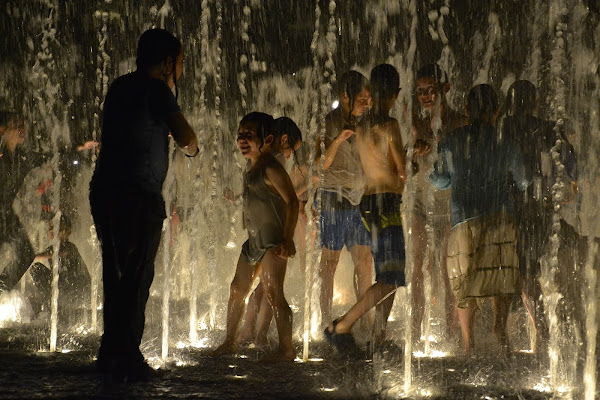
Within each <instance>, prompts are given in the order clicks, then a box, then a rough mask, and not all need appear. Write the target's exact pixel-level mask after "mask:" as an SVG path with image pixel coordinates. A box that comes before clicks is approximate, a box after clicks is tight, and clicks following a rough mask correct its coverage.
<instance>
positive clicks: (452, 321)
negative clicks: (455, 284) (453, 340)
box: [440, 225, 458, 337]
mask: <svg viewBox="0 0 600 400" xmlns="http://www.w3.org/2000/svg"><path fill="white" fill-rule="evenodd" d="M450 228H451V227H450V225H448V226H447V228H446V229H444V230H443V231H442V237H441V238H440V240H441V243H442V255H441V257H440V264H441V265H440V269H441V271H440V272H441V274H442V281H443V282H444V289H445V292H446V300H445V301H446V302H445V304H444V309H445V311H446V331H447V334H448V337H453V336H454V335H455V334H456V333H457V330H458V312H457V308H456V299H455V298H454V293H452V287H451V286H450V278H449V276H448V236H449V235H450Z"/></svg>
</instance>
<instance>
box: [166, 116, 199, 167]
mask: <svg viewBox="0 0 600 400" xmlns="http://www.w3.org/2000/svg"><path fill="white" fill-rule="evenodd" d="M167 125H168V126H169V129H170V130H171V135H173V139H175V143H177V145H178V146H179V147H180V148H181V149H182V150H183V152H184V153H185V155H187V156H191V157H193V156H195V155H196V154H198V138H197V137H196V133H195V132H194V130H193V129H192V127H191V126H190V124H188V122H187V120H186V119H185V117H184V116H183V114H182V113H181V112H176V113H172V114H169V116H167Z"/></svg>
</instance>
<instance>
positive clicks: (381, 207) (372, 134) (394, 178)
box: [325, 64, 406, 353]
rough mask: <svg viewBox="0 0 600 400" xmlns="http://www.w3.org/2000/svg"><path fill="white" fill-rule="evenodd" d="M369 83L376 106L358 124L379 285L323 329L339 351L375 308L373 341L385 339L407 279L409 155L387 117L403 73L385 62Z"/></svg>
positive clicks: (365, 214)
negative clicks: (400, 288)
mask: <svg viewBox="0 0 600 400" xmlns="http://www.w3.org/2000/svg"><path fill="white" fill-rule="evenodd" d="M370 82H371V95H372V96H373V109H372V111H371V112H370V113H369V114H368V115H367V117H365V119H364V120H363V121H361V122H360V124H359V125H358V127H357V133H356V146H357V149H358V152H359V155H360V161H361V165H362V167H363V170H364V172H365V181H366V188H365V192H364V195H363V196H362V199H361V202H360V211H361V216H362V220H363V223H364V225H365V227H366V228H367V230H368V231H369V233H370V236H371V252H372V255H373V259H374V261H375V272H376V274H375V284H373V285H372V286H370V287H369V289H368V290H367V291H366V292H365V294H364V296H362V297H361V298H360V299H359V300H358V301H357V303H356V304H355V305H354V306H352V308H351V309H350V310H349V311H348V312H347V313H346V314H344V316H343V317H341V318H339V319H336V320H335V321H333V322H332V323H331V324H330V325H329V326H328V327H327V328H326V329H325V336H326V337H327V339H328V340H329V341H330V342H331V343H332V344H333V345H334V346H335V347H336V348H337V350H338V351H339V352H341V353H346V352H352V351H356V344H355V342H354V338H353V337H352V334H351V333H350V331H351V330H352V327H353V325H354V324H355V323H356V321H358V319H359V318H360V317H362V316H363V315H364V314H365V313H367V312H368V311H369V310H370V309H372V308H374V307H376V318H375V326H374V341H375V344H377V343H379V342H381V341H382V340H383V338H384V335H385V328H386V324H387V319H388V316H389V314H390V311H391V309H392V305H393V302H394V292H395V290H396V288H397V287H398V286H404V285H405V283H406V282H405V275H404V267H405V246H404V233H403V230H402V216H401V210H400V209H401V205H402V192H403V191H404V182H405V180H406V155H405V153H404V146H403V145H402V138H401V134H400V127H399V124H398V121H397V120H396V119H395V118H392V117H390V116H389V113H390V110H391V108H392V106H393V105H394V102H395V101H396V99H397V98H398V93H399V91H400V76H399V74H398V71H397V70H396V68H394V67H393V66H392V65H389V64H381V65H378V66H376V67H375V68H373V70H372V71H371V80H370Z"/></svg>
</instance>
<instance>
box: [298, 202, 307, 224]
mask: <svg viewBox="0 0 600 400" xmlns="http://www.w3.org/2000/svg"><path fill="white" fill-rule="evenodd" d="M299 203H300V207H298V217H299V218H300V219H301V220H302V221H303V222H308V216H307V215H306V210H305V209H304V207H306V203H305V202H302V201H300V202H299Z"/></svg>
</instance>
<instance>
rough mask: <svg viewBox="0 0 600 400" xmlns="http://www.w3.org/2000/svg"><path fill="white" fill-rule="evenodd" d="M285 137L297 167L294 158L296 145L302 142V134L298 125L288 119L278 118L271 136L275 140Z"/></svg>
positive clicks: (296, 158)
mask: <svg viewBox="0 0 600 400" xmlns="http://www.w3.org/2000/svg"><path fill="white" fill-rule="evenodd" d="M283 135H287V137H288V139H287V141H288V144H289V145H290V146H291V148H292V153H293V154H294V160H295V161H296V164H298V166H299V165H300V164H299V162H298V157H297V156H296V149H295V147H296V143H299V142H302V132H301V131H300V128H298V125H296V123H295V122H294V120H292V119H291V118H288V117H279V118H277V119H276V120H275V121H274V123H273V136H274V139H275V140H277V139H279V138H280V137H281V136H283Z"/></svg>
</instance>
